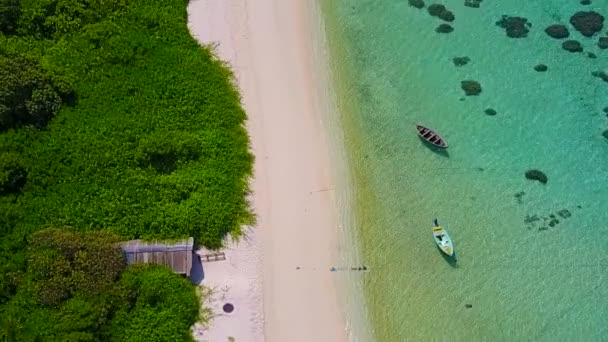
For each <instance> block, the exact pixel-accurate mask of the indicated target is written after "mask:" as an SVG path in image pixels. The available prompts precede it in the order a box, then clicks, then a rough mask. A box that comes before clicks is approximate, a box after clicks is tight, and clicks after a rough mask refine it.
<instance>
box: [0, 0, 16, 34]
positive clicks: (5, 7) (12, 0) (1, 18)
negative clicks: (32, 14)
mask: <svg viewBox="0 0 608 342" xmlns="http://www.w3.org/2000/svg"><path fill="white" fill-rule="evenodd" d="M20 14H21V1H20V0H0V32H4V33H6V34H11V33H14V32H15V30H16V29H17V22H18V21H19V15H20Z"/></svg>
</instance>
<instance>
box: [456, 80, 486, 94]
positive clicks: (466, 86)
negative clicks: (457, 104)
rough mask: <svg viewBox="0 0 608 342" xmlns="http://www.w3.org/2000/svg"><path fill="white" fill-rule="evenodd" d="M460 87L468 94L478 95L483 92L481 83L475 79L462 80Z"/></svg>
mask: <svg viewBox="0 0 608 342" xmlns="http://www.w3.org/2000/svg"><path fill="white" fill-rule="evenodd" d="M460 87H461V88H462V90H464V93H465V95H467V96H477V95H479V94H480V93H481V84H479V82H477V81H473V80H465V81H462V82H460Z"/></svg>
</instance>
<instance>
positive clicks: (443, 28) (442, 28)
mask: <svg viewBox="0 0 608 342" xmlns="http://www.w3.org/2000/svg"><path fill="white" fill-rule="evenodd" d="M452 31H454V28H453V27H452V25H450V24H445V23H444V24H441V25H439V26H437V28H436V29H435V32H437V33H450V32H452Z"/></svg>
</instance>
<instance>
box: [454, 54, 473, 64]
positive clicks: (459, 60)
mask: <svg viewBox="0 0 608 342" xmlns="http://www.w3.org/2000/svg"><path fill="white" fill-rule="evenodd" d="M470 61H471V59H470V58H469V57H467V56H464V57H454V58H452V62H454V65H455V66H457V67H461V66H463V65H467V64H468V63H469V62H470Z"/></svg>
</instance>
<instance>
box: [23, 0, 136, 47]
mask: <svg viewBox="0 0 608 342" xmlns="http://www.w3.org/2000/svg"><path fill="white" fill-rule="evenodd" d="M23 2H24V4H23V6H22V9H21V17H20V20H19V23H18V33H19V34H20V35H24V36H35V37H43V38H50V37H60V36H62V35H64V34H68V33H73V32H76V31H78V30H80V29H81V28H82V27H83V26H85V25H87V24H92V23H95V22H98V21H100V20H102V19H104V18H107V17H108V16H110V15H112V13H114V12H116V11H119V10H121V9H123V8H124V7H125V1H124V0H35V1H33V0H30V1H23Z"/></svg>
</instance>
